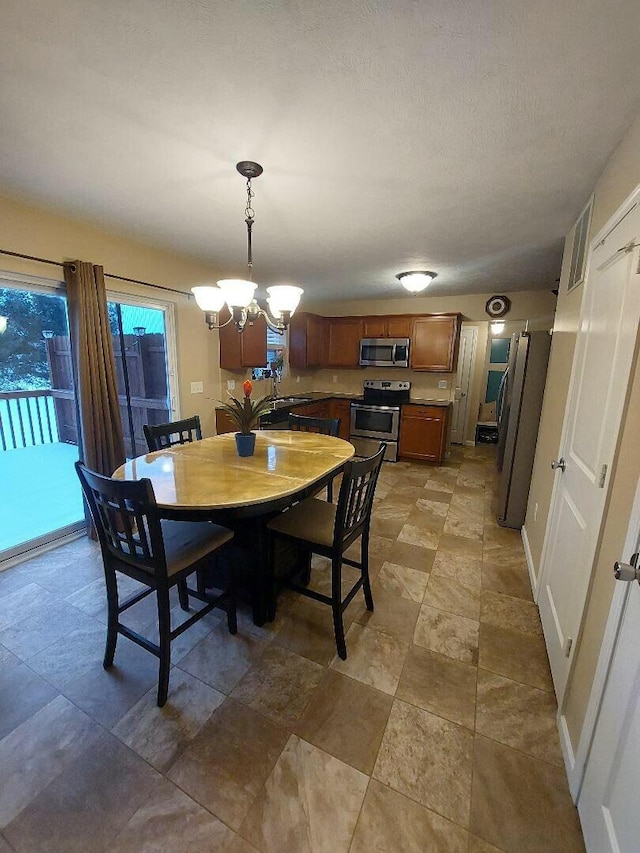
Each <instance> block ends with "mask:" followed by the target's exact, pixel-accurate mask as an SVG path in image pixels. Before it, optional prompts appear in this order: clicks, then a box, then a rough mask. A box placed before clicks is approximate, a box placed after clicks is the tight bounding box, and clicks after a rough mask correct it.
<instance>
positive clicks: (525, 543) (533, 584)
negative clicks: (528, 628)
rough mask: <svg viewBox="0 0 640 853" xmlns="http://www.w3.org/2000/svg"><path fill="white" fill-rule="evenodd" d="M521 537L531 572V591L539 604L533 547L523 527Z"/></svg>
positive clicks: (528, 568) (528, 569)
mask: <svg viewBox="0 0 640 853" xmlns="http://www.w3.org/2000/svg"><path fill="white" fill-rule="evenodd" d="M520 535H521V536H522V545H523V547H524V556H525V559H526V561H527V571H528V572H529V583H530V584H531V591H532V592H533V600H534V601H536V602H537V600H538V579H537V576H536V570H535V566H534V563H533V555H532V553H531V546H530V545H529V537H528V536H527V528H526V527H524V525H523V527H522V530H521V531H520Z"/></svg>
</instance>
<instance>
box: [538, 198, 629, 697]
mask: <svg viewBox="0 0 640 853" xmlns="http://www.w3.org/2000/svg"><path fill="white" fill-rule="evenodd" d="M639 199H640V191H637V192H636V193H635V194H634V197H633V198H632V199H631V200H630V202H629V204H628V205H627V207H626V208H625V209H624V210H623V211H622V212H621V215H620V216H619V218H618V222H617V224H613V225H612V226H611V227H610V229H609V231H608V232H605V233H604V234H602V235H598V238H599V239H598V238H597V239H598V242H596V243H594V248H593V249H592V251H591V255H590V259H589V272H588V276H587V280H586V282H585V284H584V287H585V292H584V295H583V301H582V310H581V315H580V325H579V329H578V336H577V341H576V350H575V356H574V361H573V369H572V375H571V386H570V391H569V397H568V401H567V409H566V411H565V420H564V426H563V436H562V442H561V450H560V455H561V457H562V459H563V460H564V463H563V464H564V466H566V467H564V469H562V468H558V469H557V471H556V483H555V486H554V494H553V498H552V503H551V512H550V515H549V522H548V524H547V531H546V539H545V547H544V550H543V556H542V561H541V580H540V589H539V595H538V604H539V606H540V616H541V619H542V626H543V629H544V634H545V640H546V643H547V651H548V653H549V661H550V664H551V672H552V675H553V681H554V686H555V689H556V694H557V696H558V701H559V702H560V701H561V699H562V696H563V694H564V689H565V686H566V682H567V677H568V674H569V669H570V665H571V660H572V657H573V653H574V651H575V639H576V637H577V635H578V630H579V628H580V623H581V620H582V614H583V610H584V604H585V599H586V594H587V588H588V585H589V579H590V576H591V571H592V567H593V562H594V557H595V550H596V546H597V543H598V537H599V533H600V526H601V522H602V514H603V510H604V504H605V500H606V496H607V491H608V486H609V476H608V473H609V472H610V471H611V466H612V463H613V457H614V453H615V448H616V443H617V438H618V432H619V429H620V422H621V418H622V412H623V408H624V400H625V395H626V392H627V386H628V383H629V375H630V371H631V366H632V363H633V354H634V349H635V345H636V338H637V332H638V319H639V317H640V275H639V272H638V262H639V250H638V245H636V244H640V206H639V204H638V201H639ZM634 202H635V203H634ZM622 213H624V216H622ZM549 462H551V460H549Z"/></svg>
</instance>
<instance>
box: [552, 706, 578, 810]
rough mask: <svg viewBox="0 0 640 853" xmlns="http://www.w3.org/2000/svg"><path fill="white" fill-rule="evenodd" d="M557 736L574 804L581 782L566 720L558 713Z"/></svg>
mask: <svg viewBox="0 0 640 853" xmlns="http://www.w3.org/2000/svg"><path fill="white" fill-rule="evenodd" d="M558 734H559V735H560V749H561V750H562V757H563V759H564V769H565V770H566V772H567V781H568V782H569V791H570V793H571V798H572V800H573V802H574V803H575V802H576V801H577V799H578V794H579V793H580V783H581V781H582V774H581V772H577V771H578V768H577V767H576V757H575V753H574V751H573V746H572V745H571V738H570V737H569V728H568V726H567V718H566V717H565V716H564V714H562V713H561V712H560V711H558Z"/></svg>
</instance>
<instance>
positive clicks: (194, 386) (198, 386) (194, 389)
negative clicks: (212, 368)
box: [191, 382, 204, 394]
mask: <svg viewBox="0 0 640 853" xmlns="http://www.w3.org/2000/svg"><path fill="white" fill-rule="evenodd" d="M203 391H204V385H203V384H202V382H192V383H191V393H192V394H202V393H203Z"/></svg>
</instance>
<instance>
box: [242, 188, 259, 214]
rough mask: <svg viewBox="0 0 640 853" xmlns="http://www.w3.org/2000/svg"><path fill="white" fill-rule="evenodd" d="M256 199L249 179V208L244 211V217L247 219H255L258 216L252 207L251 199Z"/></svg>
mask: <svg viewBox="0 0 640 853" xmlns="http://www.w3.org/2000/svg"><path fill="white" fill-rule="evenodd" d="M254 197H255V192H254V191H253V189H252V187H251V178H247V206H246V207H245V209H244V215H245V216H246V217H247V219H254V218H255V215H256V214H255V211H254V209H253V207H252V206H251V199H252V198H254Z"/></svg>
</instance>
